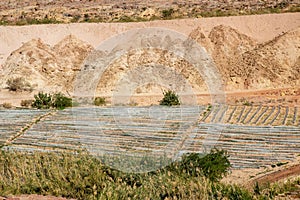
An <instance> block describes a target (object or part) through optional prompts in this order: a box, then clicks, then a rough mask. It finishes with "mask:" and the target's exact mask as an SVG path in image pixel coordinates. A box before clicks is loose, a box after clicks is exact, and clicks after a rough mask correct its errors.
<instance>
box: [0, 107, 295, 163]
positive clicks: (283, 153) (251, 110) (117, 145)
mask: <svg viewBox="0 0 300 200" xmlns="http://www.w3.org/2000/svg"><path fill="white" fill-rule="evenodd" d="M295 110H296V111H295ZM199 113H200V114H199ZM241 113H244V114H241ZM291 113H295V114H294V115H291ZM297 113H298V112H297V109H295V108H289V109H286V108H279V107H263V106H258V107H256V106H253V107H248V106H244V107H242V106H239V107H237V106H235V107H234V106H218V107H217V106H216V107H212V108H211V110H207V108H205V107H199V108H194V107H177V108H162V107H151V108H147V107H142V108H141V107H136V108H134V107H128V108H124V107H119V108H118V107H115V108H73V109H67V110H64V111H59V112H57V113H56V114H55V115H52V116H48V117H47V118H45V119H44V120H42V121H40V122H39V123H37V124H35V125H33V126H32V127H31V128H30V129H29V130H27V131H26V132H25V133H24V134H23V135H22V136H21V137H19V138H17V139H15V140H14V141H13V142H12V145H10V146H7V147H5V148H6V149H15V150H22V151H37V150H38V151H66V150H72V151H73V150H79V149H87V150H88V151H89V152H90V153H91V154H92V155H95V156H103V155H106V156H107V155H123V156H132V155H135V156H145V155H146V156H147V155H151V156H162V155H168V156H176V155H181V154H182V153H184V152H206V151H208V150H209V149H210V148H213V147H218V148H222V149H225V150H227V151H228V152H229V154H230V155H231V157H230V159H231V162H232V164H233V166H234V167H236V168H246V167H260V166H264V165H270V164H273V163H275V162H281V161H286V160H292V159H294V157H295V155H298V154H299V153H300V149H299V145H300V127H299V126H270V124H280V123H281V124H287V123H288V122H289V121H291V123H292V122H293V120H294V119H295V120H294V121H295V122H294V123H293V124H296V123H297V120H299V116H297ZM34 114H35V115H37V114H38V112H37V113H34ZM34 114H32V115H34ZM24 115H25V114H24ZM27 115H28V113H27ZM27 115H26V116H27ZM294 116H296V117H294ZM29 118H30V117H29V116H28V120H29ZM11 119H12V121H13V120H15V121H14V122H17V123H19V121H18V120H16V119H14V118H13V116H11ZM22 119H23V118H22ZM25 119H26V117H24V119H23V121H24V120H25ZM199 119H202V120H203V119H205V120H204V121H206V120H211V121H212V122H210V123H205V122H201V121H200V122H199ZM2 120H3V119H2ZM4 121H5V120H4ZM25 121H26V120H25ZM222 121H225V122H228V123H222ZM234 121H239V122H240V124H231V123H233V122H234ZM21 122H22V120H21V121H20V126H22V125H21V124H22V123H21ZM5 123H7V124H8V121H6V122H5ZM243 123H244V124H243ZM247 123H248V125H245V124H247ZM249 124H250V125H249ZM251 124H256V125H255V126H254V125H251ZM262 124H264V125H262ZM265 124H266V125H268V126H266V125H265ZM0 130H1V131H2V132H1V137H2V138H6V137H7V136H6V134H8V135H9V134H10V132H6V130H5V129H0ZM4 133H5V134H4ZM3 136H4V137H3ZM2 138H1V139H2Z"/></svg>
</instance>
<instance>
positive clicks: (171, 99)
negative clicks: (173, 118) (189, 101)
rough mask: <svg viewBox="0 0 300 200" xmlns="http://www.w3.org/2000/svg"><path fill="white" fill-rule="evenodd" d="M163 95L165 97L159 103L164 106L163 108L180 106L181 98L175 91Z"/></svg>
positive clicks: (165, 92)
mask: <svg viewBox="0 0 300 200" xmlns="http://www.w3.org/2000/svg"><path fill="white" fill-rule="evenodd" d="M163 95H164V97H163V99H162V100H161V101H160V102H159V105H162V106H176V105H180V101H179V97H178V95H177V94H176V93H175V92H174V91H172V90H168V91H164V92H163Z"/></svg>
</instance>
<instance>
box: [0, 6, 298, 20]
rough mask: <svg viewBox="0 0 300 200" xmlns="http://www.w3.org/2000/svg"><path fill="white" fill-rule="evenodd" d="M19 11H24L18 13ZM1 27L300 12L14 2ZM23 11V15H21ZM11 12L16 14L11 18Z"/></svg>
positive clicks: (284, 8) (0, 16) (282, 8)
mask: <svg viewBox="0 0 300 200" xmlns="http://www.w3.org/2000/svg"><path fill="white" fill-rule="evenodd" d="M15 9H19V10H20V12H14V10H15ZM0 10H3V11H2V12H0V25H29V24H49V23H53V24H54V23H70V22H71V23H79V22H83V23H85V22H139V21H151V20H170V19H178V18H190V17H219V16H236V15H249V14H266V13H283V12H299V4H297V2H295V1H283V0H280V1H275V2H274V1H263V2H257V1H247V2H242V1H220V0H214V1H204V2H200V3H199V2H197V1H190V2H188V3H187V2H184V1H155V2H151V1H148V2H147V4H145V2H142V1H135V2H124V1H122V2H109V1H103V0H95V1H88V2H85V8H84V9H83V8H82V7H81V6H80V3H77V2H67V1H61V2H57V3H56V2H47V1H43V2H37V1H31V2H28V1H24V2H18V1H17V2H16V1H15V0H12V1H10V2H9V3H6V4H0ZM21 11H22V12H21ZM7 12H14V15H9V14H7Z"/></svg>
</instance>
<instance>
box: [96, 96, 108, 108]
mask: <svg viewBox="0 0 300 200" xmlns="http://www.w3.org/2000/svg"><path fill="white" fill-rule="evenodd" d="M105 104H106V100H105V98H104V97H96V98H95V99H94V105H96V106H104V105H105Z"/></svg>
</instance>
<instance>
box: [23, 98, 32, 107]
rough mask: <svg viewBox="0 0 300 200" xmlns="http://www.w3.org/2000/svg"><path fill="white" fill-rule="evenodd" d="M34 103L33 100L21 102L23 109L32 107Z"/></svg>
mask: <svg viewBox="0 0 300 200" xmlns="http://www.w3.org/2000/svg"><path fill="white" fill-rule="evenodd" d="M32 103H33V100H31V99H29V100H22V101H21V106H22V107H30V106H31V105H32Z"/></svg>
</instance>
